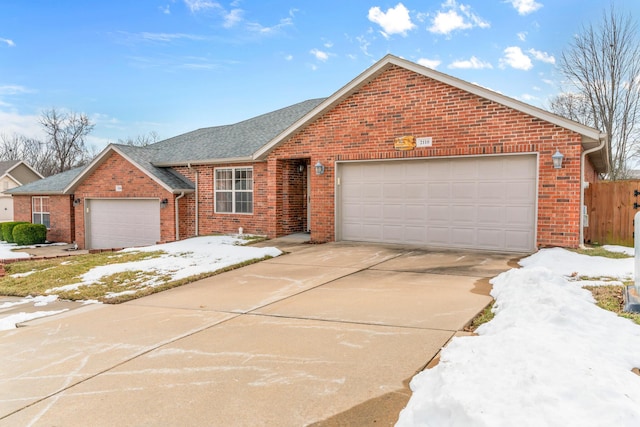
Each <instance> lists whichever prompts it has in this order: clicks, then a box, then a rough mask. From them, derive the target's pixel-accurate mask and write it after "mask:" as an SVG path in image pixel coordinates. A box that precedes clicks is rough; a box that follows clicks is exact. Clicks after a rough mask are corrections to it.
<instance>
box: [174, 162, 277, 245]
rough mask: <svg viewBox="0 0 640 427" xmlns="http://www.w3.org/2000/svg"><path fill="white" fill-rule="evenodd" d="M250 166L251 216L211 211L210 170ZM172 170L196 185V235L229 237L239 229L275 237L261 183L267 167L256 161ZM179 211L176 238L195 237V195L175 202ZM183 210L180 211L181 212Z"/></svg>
mask: <svg viewBox="0 0 640 427" xmlns="http://www.w3.org/2000/svg"><path fill="white" fill-rule="evenodd" d="M231 167H243V168H245V167H252V168H253V182H254V186H253V214H229V213H216V212H215V204H214V203H215V198H214V187H213V185H214V184H213V181H214V170H215V169H216V168H231ZM175 170H176V171H178V172H179V173H180V174H182V175H184V176H185V177H187V178H189V179H190V180H191V181H193V182H194V183H195V182H196V171H197V175H198V176H197V181H198V208H197V209H198V232H197V235H207V234H218V233H221V234H231V233H237V232H238V228H240V227H242V229H243V232H244V233H250V234H258V235H269V236H271V237H274V236H275V231H273V232H270V230H269V222H268V213H269V212H271V211H272V210H273V208H269V205H268V203H269V202H268V191H267V190H268V189H267V186H266V185H264V183H265V182H266V181H267V164H266V163H264V162H258V163H253V164H247V163H236V164H221V165H192V167H191V168H188V167H176V168H175ZM179 203H180V205H181V206H184V208H181V211H180V237H181V238H186V237H192V236H195V235H196V221H195V216H196V215H195V211H196V206H195V194H193V195H190V196H189V197H184V198H183V199H180V201H179ZM183 209H184V211H183Z"/></svg>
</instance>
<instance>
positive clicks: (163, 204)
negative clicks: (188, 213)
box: [160, 199, 169, 208]
mask: <svg viewBox="0 0 640 427" xmlns="http://www.w3.org/2000/svg"><path fill="white" fill-rule="evenodd" d="M168 204H169V199H162V200H161V201H160V207H161V208H166V207H167V205H168Z"/></svg>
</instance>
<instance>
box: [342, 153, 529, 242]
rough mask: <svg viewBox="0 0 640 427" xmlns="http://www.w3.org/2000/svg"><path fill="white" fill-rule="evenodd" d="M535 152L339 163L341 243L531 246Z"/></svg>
mask: <svg viewBox="0 0 640 427" xmlns="http://www.w3.org/2000/svg"><path fill="white" fill-rule="evenodd" d="M536 163H537V158H536V156H535V155H513V156H495V157H494V156H487V157H466V158H448V159H432V160H402V161H383V162H360V163H344V164H340V165H339V171H338V173H339V178H340V181H339V186H338V203H339V206H338V221H337V223H338V229H337V237H338V239H339V240H354V241H367V242H387V243H408V244H421V245H429V246H439V247H452V248H470V249H489V250H496V251H509V252H528V251H533V250H534V249H535V225H536V222H535V215H536V179H537V178H536V175H537V174H536V170H537V167H536Z"/></svg>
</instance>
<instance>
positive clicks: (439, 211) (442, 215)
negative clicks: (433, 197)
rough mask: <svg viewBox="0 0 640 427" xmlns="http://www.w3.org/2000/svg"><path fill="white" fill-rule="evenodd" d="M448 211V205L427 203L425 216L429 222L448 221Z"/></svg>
mask: <svg viewBox="0 0 640 427" xmlns="http://www.w3.org/2000/svg"><path fill="white" fill-rule="evenodd" d="M450 211H451V210H450V209H449V205H429V207H428V209H427V218H428V220H429V222H430V223H437V222H445V223H449V214H450Z"/></svg>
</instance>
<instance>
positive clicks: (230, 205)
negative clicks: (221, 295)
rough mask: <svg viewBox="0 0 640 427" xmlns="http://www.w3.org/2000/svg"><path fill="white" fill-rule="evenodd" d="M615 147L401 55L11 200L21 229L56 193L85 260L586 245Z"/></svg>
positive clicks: (103, 159)
mask: <svg viewBox="0 0 640 427" xmlns="http://www.w3.org/2000/svg"><path fill="white" fill-rule="evenodd" d="M607 145H608V144H607V139H606V135H604V134H602V133H600V132H599V131H598V130H596V129H592V128H589V127H586V126H583V125H581V124H578V123H576V122H573V121H570V120H567V119H564V118H562V117H559V116H557V115H554V114H551V113H549V112H547V111H544V110H541V109H538V108H536V107H532V106H530V105H527V104H525V103H522V102H520V101H517V100H515V99H512V98H508V97H505V96H503V95H501V94H498V93H495V92H492V91H490V90H488V89H485V88H482V87H480V86H477V85H474V84H471V83H468V82H465V81H462V80H459V79H456V78H454V77H451V76H448V75H445V74H442V73H440V72H438V71H434V70H432V69H428V68H425V67H422V66H420V65H417V64H415V63H412V62H409V61H406V60H404V59H401V58H398V57H395V56H392V55H388V56H386V57H384V58H383V59H382V60H380V61H379V62H377V63H376V64H374V65H373V66H372V67H371V68H369V69H367V70H366V71H364V72H363V73H362V74H360V75H359V76H357V77H356V78H355V79H354V80H352V81H351V82H350V83H348V84H347V85H346V86H344V87H343V88H341V89H339V90H338V91H337V92H336V93H334V94H333V95H331V96H330V97H328V98H324V99H315V100H309V101H305V102H302V103H299V104H296V105H293V106H290V107H287V108H283V109H281V110H278V111H274V112H271V113H267V114H264V115H261V116H258V117H255V118H252V119H249V120H246V121H243V122H240V123H236V124H233V125H228V126H217V127H211V128H205V129H199V130H196V131H193V132H189V133H186V134H184V135H179V136H176V137H174V138H170V139H167V140H164V141H160V142H158V143H155V144H152V145H149V146H147V147H131V146H125V145H109V146H108V147H107V148H105V149H104V150H103V151H102V152H101V153H100V154H99V155H98V156H97V157H96V158H95V159H94V161H93V162H92V163H91V164H89V165H88V166H87V167H86V168H84V169H83V170H81V171H79V172H78V173H76V174H75V176H71V175H65V176H63V177H51V178H48V179H46V180H43V181H41V182H38V183H34V184H30V185H25V186H23V187H20V188H18V189H14V190H11V191H10V192H11V194H13V196H14V201H15V212H16V215H15V216H16V219H21V220H31V219H32V217H34V216H35V215H36V212H35V211H33V208H32V207H33V206H34V200H36V199H37V198H41V197H49V198H50V202H49V206H50V208H49V212H48V214H49V215H50V218H51V232H50V236H51V235H54V236H60V237H56V239H60V240H67V241H74V240H75V241H76V242H77V243H78V245H79V246H80V247H84V248H110V247H124V246H134V245H148V244H153V243H156V242H167V241H172V240H177V239H183V238H187V237H192V236H197V235H204V234H211V233H235V232H238V231H239V229H240V228H242V229H243V231H244V233H252V234H260V235H266V236H269V237H276V236H282V235H287V234H290V233H297V232H305V231H309V232H310V233H311V235H310V237H311V240H312V241H314V242H328V241H334V240H348V241H367V242H388V243H401V244H416V245H426V246H437V247H452V248H470V249H488V250H497V251H512V252H530V251H534V250H536V248H538V247H544V246H564V247H576V246H578V245H579V244H580V243H581V242H582V233H583V227H582V225H583V217H582V215H581V212H582V209H581V206H582V200H583V191H584V189H583V187H584V186H583V185H582V183H583V182H592V181H595V180H597V179H598V175H599V174H602V173H606V172H607V171H608V164H609V154H608V151H607ZM556 152H560V153H561V154H562V155H563V156H564V161H563V163H562V166H561V168H554V166H553V161H552V156H553V155H554V154H555V153H556ZM63 175H64V174H63ZM49 184H51V185H50V187H49ZM63 184H64V185H63ZM62 236H65V237H62ZM66 236H69V237H68V238H67V237H66ZM50 240H51V238H50Z"/></svg>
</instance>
